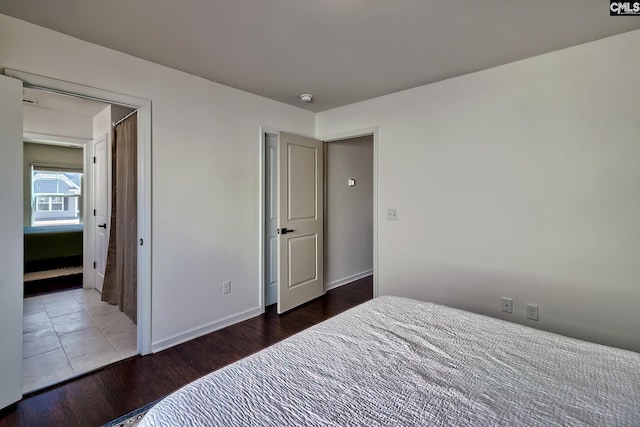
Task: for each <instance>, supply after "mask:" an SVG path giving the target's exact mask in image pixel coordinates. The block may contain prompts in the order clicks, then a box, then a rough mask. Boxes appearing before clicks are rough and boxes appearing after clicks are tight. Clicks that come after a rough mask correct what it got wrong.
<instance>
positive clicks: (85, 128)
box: [0, 51, 93, 139]
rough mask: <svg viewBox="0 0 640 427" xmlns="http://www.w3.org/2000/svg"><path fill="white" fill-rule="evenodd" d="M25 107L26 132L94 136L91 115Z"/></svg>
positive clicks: (81, 136)
mask: <svg viewBox="0 0 640 427" xmlns="http://www.w3.org/2000/svg"><path fill="white" fill-rule="evenodd" d="M1 52H2V51H0V54H1ZM9 68H10V67H9ZM23 108H24V117H23V121H24V131H25V132H35V133H42V134H46V135H54V136H68V137H73V138H83V139H91V137H92V136H93V134H92V132H93V127H92V126H93V125H92V120H91V117H88V116H83V115H81V114H74V113H71V112H69V111H61V110H51V109H49V108H41V107H38V106H35V105H24V107H23Z"/></svg>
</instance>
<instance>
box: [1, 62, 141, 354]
mask: <svg viewBox="0 0 640 427" xmlns="http://www.w3.org/2000/svg"><path fill="white" fill-rule="evenodd" d="M4 74H5V75H7V76H9V77H13V78H16V79H19V80H22V81H23V83H24V84H26V86H28V87H33V88H39V89H42V90H48V91H51V92H58V93H64V94H68V95H75V96H79V97H81V98H87V99H93V100H97V101H102V102H107V103H109V104H118V105H122V106H125V107H130V108H136V109H137V110H138V153H137V154H138V237H139V238H140V239H143V240H144V245H142V246H138V327H137V332H138V353H140V354H143V355H144V354H148V353H150V352H151V296H152V295H151V290H152V289H151V288H152V277H151V243H152V241H151V238H152V236H151V101H150V100H148V99H143V98H137V97H134V96H130V95H124V94H121V93H117V92H112V91H107V90H103V89H98V88H93V87H90V86H84V85H80V84H76V83H71V82H66V81H63V80H57V79H53V78H49V77H44V76H40V75H37V74H31V73H26V72H24V71H18V70H12V69H9V68H5V69H4Z"/></svg>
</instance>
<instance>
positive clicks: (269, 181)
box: [264, 134, 278, 305]
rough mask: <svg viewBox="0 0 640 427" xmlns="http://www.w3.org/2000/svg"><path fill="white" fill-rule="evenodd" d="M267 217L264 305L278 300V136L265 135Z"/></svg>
mask: <svg viewBox="0 0 640 427" xmlns="http://www.w3.org/2000/svg"><path fill="white" fill-rule="evenodd" d="M265 153H266V156H265V157H266V168H265V179H266V185H265V187H266V195H265V196H266V197H265V199H266V207H265V212H266V218H265V232H266V235H265V242H266V248H265V249H266V250H265V254H266V259H265V266H266V268H265V276H266V280H265V294H264V295H265V298H264V305H271V304H275V303H276V302H277V301H278V234H277V229H278V137H277V136H276V135H272V134H266V135H265Z"/></svg>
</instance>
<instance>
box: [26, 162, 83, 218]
mask: <svg viewBox="0 0 640 427" xmlns="http://www.w3.org/2000/svg"><path fill="white" fill-rule="evenodd" d="M31 190H32V191H31V196H32V198H31V225H32V226H34V227H41V226H47V225H67V224H82V211H81V197H82V172H81V171H74V170H56V168H50V167H46V168H44V167H39V166H33V167H32V169H31Z"/></svg>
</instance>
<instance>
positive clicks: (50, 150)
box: [22, 132, 84, 227]
mask: <svg viewBox="0 0 640 427" xmlns="http://www.w3.org/2000/svg"><path fill="white" fill-rule="evenodd" d="M45 133H46V132H45ZM34 163H35V164H38V163H56V164H64V165H68V166H77V167H78V168H80V169H82V165H83V163H84V159H83V154H82V148H71V147H61V146H57V145H45V144H33V143H29V142H25V143H24V154H23V164H22V176H23V178H22V179H23V181H22V187H23V200H24V204H23V208H22V209H23V217H24V218H23V220H24V226H25V227H29V226H31V165H32V164H34Z"/></svg>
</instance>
